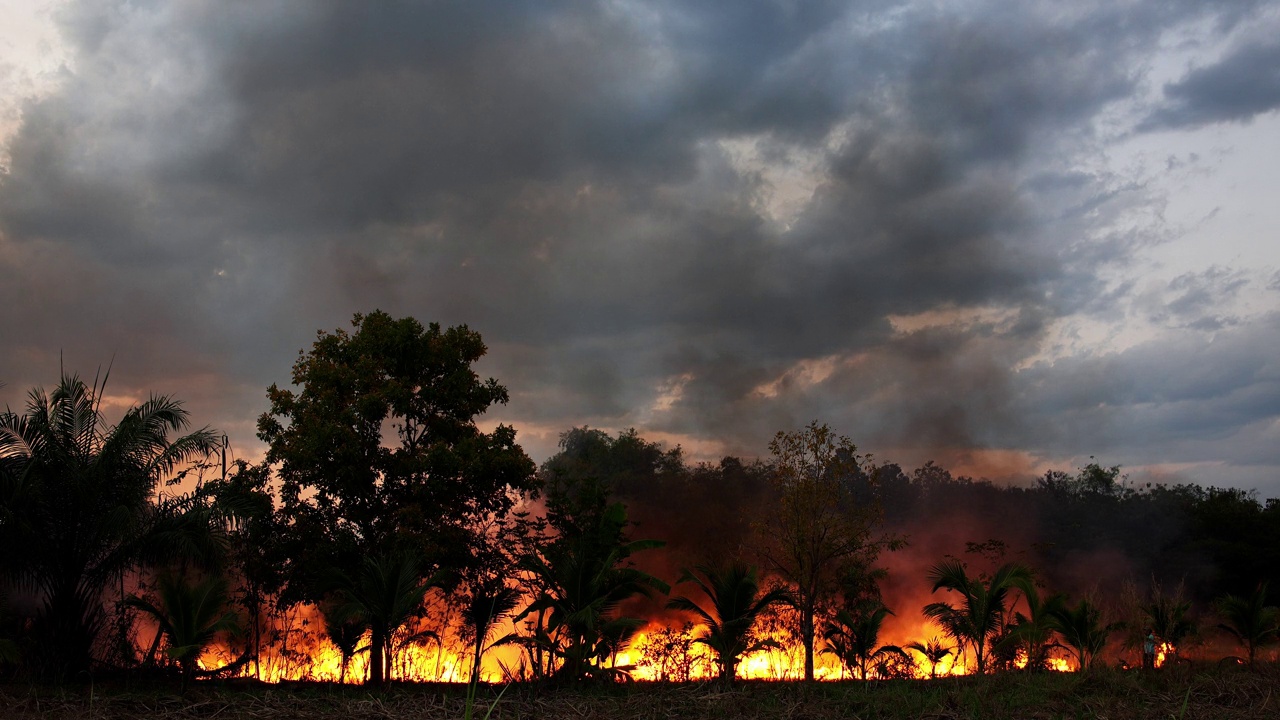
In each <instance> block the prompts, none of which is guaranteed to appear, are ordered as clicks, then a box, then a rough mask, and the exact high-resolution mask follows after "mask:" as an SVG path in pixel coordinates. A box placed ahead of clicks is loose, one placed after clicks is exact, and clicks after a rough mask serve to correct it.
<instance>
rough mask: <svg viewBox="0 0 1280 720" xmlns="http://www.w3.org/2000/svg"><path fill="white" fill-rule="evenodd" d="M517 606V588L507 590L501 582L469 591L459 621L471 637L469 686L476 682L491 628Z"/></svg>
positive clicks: (474, 587) (491, 582) (494, 582)
mask: <svg viewBox="0 0 1280 720" xmlns="http://www.w3.org/2000/svg"><path fill="white" fill-rule="evenodd" d="M519 604H520V590H519V588H514V587H509V586H507V585H505V584H503V583H502V582H501V581H498V580H492V581H490V582H488V583H476V584H474V585H473V586H472V587H471V592H470V593H469V597H468V598H467V604H466V605H465V606H464V607H463V620H464V622H465V623H466V628H467V633H468V634H469V635H470V636H471V647H472V650H473V651H474V654H473V659H472V662H471V682H472V683H478V682H480V661H481V660H482V659H483V658H484V653H485V650H486V649H487V648H488V645H487V643H488V641H489V636H490V635H491V634H492V633H493V628H494V626H495V625H497V623H498V622H500V621H501V620H502V619H503V618H505V617H507V616H508V615H510V614H511V613H512V612H513V611H514V610H515V609H516V606H517V605H519Z"/></svg>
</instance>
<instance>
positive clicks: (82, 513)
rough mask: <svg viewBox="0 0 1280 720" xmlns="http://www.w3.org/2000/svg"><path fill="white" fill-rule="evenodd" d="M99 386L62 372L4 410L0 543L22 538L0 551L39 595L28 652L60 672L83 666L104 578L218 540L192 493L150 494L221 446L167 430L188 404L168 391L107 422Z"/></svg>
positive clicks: (179, 423)
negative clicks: (16, 408)
mask: <svg viewBox="0 0 1280 720" xmlns="http://www.w3.org/2000/svg"><path fill="white" fill-rule="evenodd" d="M103 385H105V380H104V382H103ZM103 385H98V384H97V383H96V382H95V384H94V386H93V387H90V386H88V385H86V384H85V383H84V382H83V381H82V380H80V379H79V378H78V377H76V376H74V375H65V376H63V378H62V380H61V381H60V382H59V384H58V386H57V387H56V388H54V390H53V392H52V393H49V394H46V393H45V391H44V390H42V389H39V388H37V389H35V390H32V391H31V393H30V395H29V397H28V401H27V407H26V410H25V412H24V413H22V414H18V413H15V412H13V411H11V410H6V411H5V412H4V413H3V414H0V466H2V467H3V471H2V473H0V474H2V475H3V477H4V487H3V488H0V490H2V491H0V546H3V547H6V548H10V549H13V548H21V549H22V551H21V552H5V553H0V554H2V555H4V556H5V558H4V560H3V561H0V562H3V567H2V568H0V569H3V571H4V573H5V574H6V575H8V576H9V577H10V578H11V579H13V580H15V581H16V582H17V583H18V584H19V586H21V587H24V588H26V589H28V590H30V591H32V592H33V593H34V594H35V596H36V597H38V598H39V600H40V608H39V610H38V613H37V615H36V617H35V618H34V623H33V627H32V630H33V632H32V635H31V638H30V639H31V640H33V642H32V643H31V649H32V651H33V652H32V654H30V655H27V656H26V659H27V660H28V661H31V662H34V663H35V665H36V667H35V668H34V669H35V670H36V671H37V672H39V673H43V674H47V675H50V676H53V677H58V678H74V677H80V676H81V675H83V674H84V673H86V672H88V671H89V670H90V669H91V665H92V662H93V660H94V647H95V644H97V643H98V641H99V639H100V638H101V636H102V634H103V631H104V627H105V625H104V619H105V613H104V606H103V603H104V600H105V597H106V592H107V589H108V587H109V586H111V585H112V584H117V585H119V586H120V587H122V586H123V582H122V579H123V578H124V576H125V575H126V574H128V573H130V572H131V571H133V570H135V569H137V568H139V567H140V566H141V565H143V564H145V563H148V562H160V561H162V560H165V559H170V558H172V557H173V555H175V554H176V553H178V552H189V553H203V554H206V555H207V554H209V553H213V552H216V550H217V548H216V547H215V546H214V544H212V543H210V542H208V538H209V536H208V532H207V531H208V529H209V528H208V526H207V525H204V524H202V522H193V518H192V517H186V516H185V513H186V512H187V511H188V510H189V509H190V508H191V504H190V502H189V500H190V498H189V497H187V496H181V497H175V498H170V499H166V500H164V501H161V502H159V503H157V502H155V501H154V500H153V498H154V496H155V490H156V487H157V486H158V485H159V484H160V483H161V482H162V481H177V480H180V479H181V477H182V476H183V474H184V472H185V470H187V469H190V465H191V463H194V462H196V461H199V460H202V459H204V458H206V457H208V455H209V454H210V453H212V452H213V451H214V450H215V449H216V448H217V447H218V443H217V441H216V439H215V434H214V433H213V432H212V431H211V430H209V429H208V428H203V429H200V430H197V431H195V432H192V433H189V434H186V435H182V436H180V437H176V438H172V439H171V437H170V436H171V435H172V434H175V433H178V432H180V431H182V430H183V429H185V428H186V426H187V424H188V414H187V412H186V410H184V409H183V408H182V404H181V403H180V402H178V401H176V400H173V399H171V398H169V397H165V396H152V397H151V398H150V399H148V400H147V401H145V402H143V403H142V404H141V405H138V406H136V407H132V408H129V409H128V410H127V411H126V412H125V413H124V416H123V417H122V418H121V419H120V421H119V422H118V423H116V424H115V425H111V424H110V423H108V422H107V420H106V418H105V417H104V416H103V414H102V411H101V398H102V392H103ZM175 473H176V474H175ZM205 559H206V560H210V561H212V560H213V558H209V557H206V558H205ZM118 599H120V600H123V599H124V598H123V592H122V591H121V593H120V596H119V597H118Z"/></svg>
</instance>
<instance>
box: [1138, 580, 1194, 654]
mask: <svg viewBox="0 0 1280 720" xmlns="http://www.w3.org/2000/svg"><path fill="white" fill-rule="evenodd" d="M1140 609H1141V610H1142V614H1143V615H1145V616H1146V618H1147V622H1148V624H1149V625H1150V627H1151V631H1152V632H1153V633H1154V634H1155V636H1156V637H1157V638H1158V639H1159V640H1160V642H1162V643H1166V644H1167V645H1168V649H1166V651H1165V652H1166V655H1167V656H1170V657H1173V658H1176V657H1177V655H1178V647H1179V646H1180V645H1181V644H1182V640H1183V639H1184V638H1186V637H1187V636H1188V635H1190V634H1191V633H1193V632H1195V630H1196V624H1195V622H1194V621H1193V620H1192V619H1191V601H1190V600H1186V599H1184V598H1183V597H1182V586H1181V585H1179V586H1178V587H1177V588H1176V589H1175V590H1174V591H1173V593H1171V594H1167V593H1165V592H1164V590H1163V589H1162V588H1161V587H1160V586H1159V585H1155V586H1154V587H1153V588H1152V591H1151V597H1150V599H1149V600H1148V601H1147V602H1146V603H1143V604H1142V606H1141V607H1140Z"/></svg>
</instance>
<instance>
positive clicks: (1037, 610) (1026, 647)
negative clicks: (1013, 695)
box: [1006, 582, 1066, 671]
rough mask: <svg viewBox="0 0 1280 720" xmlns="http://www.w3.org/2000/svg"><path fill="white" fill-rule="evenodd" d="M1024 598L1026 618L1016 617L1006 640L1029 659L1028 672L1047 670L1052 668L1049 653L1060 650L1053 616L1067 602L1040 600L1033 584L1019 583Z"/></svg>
mask: <svg viewBox="0 0 1280 720" xmlns="http://www.w3.org/2000/svg"><path fill="white" fill-rule="evenodd" d="M1017 585H1018V587H1019V589H1020V590H1022V593H1023V596H1024V597H1025V598H1026V600H1027V612H1028V614H1027V615H1023V614H1022V613H1021V612H1016V613H1014V622H1013V625H1012V626H1011V627H1010V628H1009V632H1008V635H1007V636H1006V640H1007V642H1009V643H1012V645H1013V647H1014V648H1016V649H1017V650H1021V651H1022V653H1023V654H1024V655H1025V656H1026V659H1027V664H1026V666H1025V668H1026V669H1027V670H1033V671H1034V670H1045V669H1048V667H1049V651H1050V650H1051V649H1052V648H1054V647H1058V644H1057V643H1056V642H1054V639H1053V635H1054V631H1055V630H1056V626H1055V625H1054V622H1053V612H1054V611H1055V610H1057V609H1059V608H1061V607H1062V605H1063V603H1064V602H1066V598H1064V597H1063V596H1062V595H1060V594H1054V595H1050V596H1049V597H1048V598H1045V599H1041V597H1040V592H1039V591H1038V590H1036V587H1035V585H1034V584H1033V583H1030V582H1026V583H1022V582H1020V583H1018V584H1017Z"/></svg>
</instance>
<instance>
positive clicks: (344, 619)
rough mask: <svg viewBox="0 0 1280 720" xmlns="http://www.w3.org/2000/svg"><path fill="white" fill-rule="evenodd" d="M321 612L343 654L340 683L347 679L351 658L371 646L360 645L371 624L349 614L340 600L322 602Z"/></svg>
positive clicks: (326, 631) (332, 638) (339, 672)
mask: <svg viewBox="0 0 1280 720" xmlns="http://www.w3.org/2000/svg"><path fill="white" fill-rule="evenodd" d="M320 614H321V616H323V617H324V632H325V635H327V636H328V637H329V642H332V643H333V645H334V647H336V648H338V653H339V654H341V655H342V664H341V665H340V666H339V669H338V683H339V684H342V683H345V682H346V681H347V669H348V668H349V667H351V659H352V658H353V657H355V656H356V655H357V654H359V653H361V652H363V651H365V650H368V649H369V646H368V645H366V646H364V647H363V648H362V647H360V641H361V640H363V639H364V635H365V633H367V632H369V626H368V625H367V624H365V623H364V622H362V621H361V620H359V619H358V618H354V617H350V616H348V611H347V610H346V609H345V608H343V607H342V603H341V602H340V601H335V600H333V599H330V600H327V601H326V602H322V603H320Z"/></svg>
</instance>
